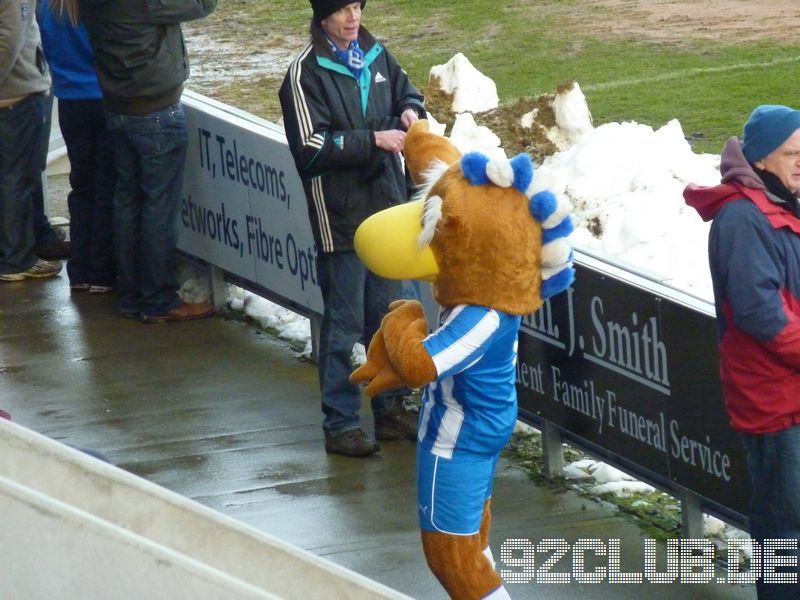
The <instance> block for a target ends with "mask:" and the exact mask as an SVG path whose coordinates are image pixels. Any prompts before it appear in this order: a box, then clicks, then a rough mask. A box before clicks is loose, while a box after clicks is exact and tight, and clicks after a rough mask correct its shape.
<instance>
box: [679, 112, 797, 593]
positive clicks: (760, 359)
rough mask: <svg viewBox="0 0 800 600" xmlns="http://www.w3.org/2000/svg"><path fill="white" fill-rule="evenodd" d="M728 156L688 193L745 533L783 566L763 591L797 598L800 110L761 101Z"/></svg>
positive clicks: (763, 583)
mask: <svg viewBox="0 0 800 600" xmlns="http://www.w3.org/2000/svg"><path fill="white" fill-rule="evenodd" d="M721 158H722V161H721V164H720V171H721V173H722V181H721V183H720V184H719V185H717V186H713V187H699V186H695V185H690V186H688V187H687V188H686V190H685V191H684V197H685V199H686V203H687V204H688V205H689V206H692V207H694V208H695V209H696V210H697V212H698V213H699V214H700V216H701V217H702V218H703V219H704V220H706V221H708V220H712V219H713V223H712V225H711V231H710V233H709V242H708V255H709V265H710V267H711V277H712V280H713V284H714V298H715V305H716V313H717V327H718V332H719V353H720V374H721V378H722V387H723V394H724V397H725V405H726V408H727V411H728V415H729V417H730V420H731V426H732V427H733V428H734V429H736V430H738V431H739V432H741V434H742V438H743V441H744V445H745V449H746V452H747V463H748V468H749V470H750V476H751V478H752V481H753V489H754V494H753V498H752V502H751V508H750V533H751V535H752V537H753V538H754V539H755V540H757V541H758V542H759V544H760V545H761V548H762V551H763V553H764V557H765V558H766V557H767V556H772V555H779V558H778V560H779V561H781V563H782V564H784V565H785V566H783V567H779V568H777V569H775V571H776V572H775V573H772V572H771V569H770V570H766V569H765V571H764V572H763V573H762V576H761V579H760V580H759V582H758V597H759V599H761V600H763V599H765V598H769V599H772V598H797V597H798V596H799V595H800V591H798V590H799V589H800V588H798V584H799V583H800V582H799V581H798V552H797V550H798V538H800V426H798V424H800V207H799V206H798V196H797V193H798V190H800V111H798V110H794V109H792V108H789V107H787V106H776V105H763V106H759V107H758V108H756V109H755V110H754V111H753V113H752V114H751V115H750V118H749V119H748V120H747V122H746V123H745V125H744V135H743V139H742V140H741V141H740V140H739V139H737V138H731V139H729V140H728V142H727V144H726V146H725V148H724V149H723V152H722V157H721ZM765 562H766V561H765ZM768 571H769V572H768Z"/></svg>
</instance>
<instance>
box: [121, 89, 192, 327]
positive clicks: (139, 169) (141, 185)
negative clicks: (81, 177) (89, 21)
mask: <svg viewBox="0 0 800 600" xmlns="http://www.w3.org/2000/svg"><path fill="white" fill-rule="evenodd" d="M106 122H107V124H108V129H109V132H110V134H111V140H112V142H113V144H114V151H115V153H116V154H115V162H116V166H117V186H116V189H115V192H114V245H115V250H116V257H117V290H118V295H119V300H120V309H121V310H123V311H125V312H128V313H133V312H138V313H139V314H142V315H148V316H152V315H161V314H164V313H166V312H169V311H170V310H172V309H173V308H176V307H178V306H180V303H181V301H180V298H179V297H178V294H177V291H178V281H177V277H176V274H175V247H176V245H177V241H178V223H177V215H178V208H179V205H180V194H181V187H182V184H183V169H184V164H185V162H186V148H187V144H188V133H187V130H186V116H185V115H184V112H183V106H181V104H176V105H174V106H170V107H168V108H165V109H163V110H160V111H157V112H154V113H152V114H149V115H147V116H142V117H139V116H129V115H120V114H117V113H111V112H109V113H107V114H106Z"/></svg>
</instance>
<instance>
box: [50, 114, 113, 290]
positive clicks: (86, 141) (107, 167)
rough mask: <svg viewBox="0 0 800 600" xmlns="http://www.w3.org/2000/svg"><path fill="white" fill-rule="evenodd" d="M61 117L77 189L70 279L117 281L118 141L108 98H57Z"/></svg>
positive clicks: (72, 200)
mask: <svg viewBox="0 0 800 600" xmlns="http://www.w3.org/2000/svg"><path fill="white" fill-rule="evenodd" d="M58 121H59V123H60V125H61V133H62V134H63V135H64V141H65V142H66V144H67V154H68V155H69V163H70V173H69V184H70V186H71V187H72V190H71V191H70V193H69V196H68V197H67V204H68V205H69V217H70V221H69V231H70V257H69V261H67V273H68V274H69V280H70V283H73V284H75V283H90V284H97V285H104V286H113V285H114V281H115V279H116V276H115V273H116V269H115V267H114V247H113V229H112V228H113V222H112V215H113V206H114V204H113V202H114V183H115V181H116V172H115V170H114V169H115V167H114V147H113V145H112V144H111V138H110V136H109V133H108V130H107V129H106V118H105V113H104V111H103V101H102V100H100V99H97V100H63V99H59V101H58Z"/></svg>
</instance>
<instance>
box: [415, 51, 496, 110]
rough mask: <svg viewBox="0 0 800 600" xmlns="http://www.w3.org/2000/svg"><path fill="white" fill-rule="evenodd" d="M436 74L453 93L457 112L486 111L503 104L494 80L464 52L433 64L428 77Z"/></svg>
mask: <svg viewBox="0 0 800 600" xmlns="http://www.w3.org/2000/svg"><path fill="white" fill-rule="evenodd" d="M434 77H436V78H437V79H438V81H439V86H440V88H441V89H442V90H443V91H444V92H447V93H448V94H453V112H454V113H456V114H458V113H463V112H472V113H480V112H485V111H487V110H492V109H493V108H497V107H498V105H499V104H500V99H499V98H498V96H497V86H496V85H495V83H494V81H492V80H491V79H489V78H488V77H487V76H486V75H484V74H483V73H481V72H480V71H478V70H477V69H476V68H475V67H473V66H472V63H471V62H469V60H467V57H466V56H464V55H463V54H462V53H461V52H459V53H458V54H456V55H455V56H454V57H453V58H451V59H450V60H449V61H448V62H447V63H446V64H444V65H436V66H435V67H432V68H431V70H430V74H429V80H432V79H433V78H434Z"/></svg>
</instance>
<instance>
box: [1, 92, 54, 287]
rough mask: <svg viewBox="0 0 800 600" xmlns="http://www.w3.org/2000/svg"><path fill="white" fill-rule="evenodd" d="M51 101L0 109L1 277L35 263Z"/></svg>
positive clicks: (36, 98)
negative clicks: (36, 209) (37, 212)
mask: <svg viewBox="0 0 800 600" xmlns="http://www.w3.org/2000/svg"><path fill="white" fill-rule="evenodd" d="M49 106H51V104H50V99H49V98H48V97H46V96H45V95H43V94H30V95H28V96H26V97H25V98H24V99H22V100H20V101H19V102H17V103H16V104H15V105H14V106H12V107H11V108H0V273H1V274H4V275H5V274H9V273H21V272H22V271H26V270H28V269H29V268H31V267H32V266H33V264H34V263H35V262H36V260H37V257H36V251H35V250H34V246H35V243H36V239H35V235H34V201H35V200H34V197H35V195H36V193H37V190H41V187H42V183H41V177H42V157H41V156H40V151H41V140H42V136H43V135H44V134H43V129H44V126H45V122H46V119H49V117H50V115H49V114H47V109H48V107H49Z"/></svg>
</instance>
